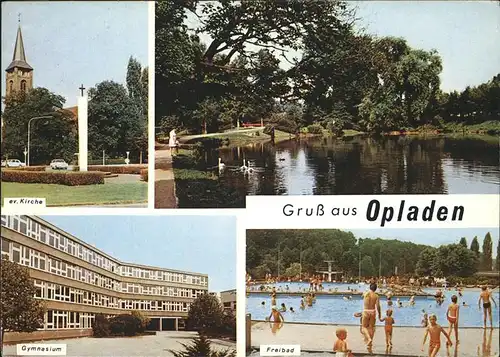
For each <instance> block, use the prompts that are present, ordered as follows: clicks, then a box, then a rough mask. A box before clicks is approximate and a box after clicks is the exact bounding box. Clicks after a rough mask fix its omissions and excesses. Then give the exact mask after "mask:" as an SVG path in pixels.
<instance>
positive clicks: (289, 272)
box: [284, 263, 301, 277]
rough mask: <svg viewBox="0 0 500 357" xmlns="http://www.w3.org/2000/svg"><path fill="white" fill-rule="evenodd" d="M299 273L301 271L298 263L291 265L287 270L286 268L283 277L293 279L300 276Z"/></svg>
mask: <svg viewBox="0 0 500 357" xmlns="http://www.w3.org/2000/svg"><path fill="white" fill-rule="evenodd" d="M300 271H301V266H300V263H292V264H290V266H289V267H288V268H286V270H285V274H284V275H285V276H289V277H295V276H298V275H299V274H300Z"/></svg>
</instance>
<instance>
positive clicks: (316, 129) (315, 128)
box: [307, 124, 323, 135]
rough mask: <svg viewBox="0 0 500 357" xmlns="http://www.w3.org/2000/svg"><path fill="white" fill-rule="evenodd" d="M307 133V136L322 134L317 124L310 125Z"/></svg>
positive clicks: (320, 127)
mask: <svg viewBox="0 0 500 357" xmlns="http://www.w3.org/2000/svg"><path fill="white" fill-rule="evenodd" d="M307 132H308V133H309V134H315V135H318V134H323V127H322V126H321V125H319V124H311V125H309V126H308V127H307Z"/></svg>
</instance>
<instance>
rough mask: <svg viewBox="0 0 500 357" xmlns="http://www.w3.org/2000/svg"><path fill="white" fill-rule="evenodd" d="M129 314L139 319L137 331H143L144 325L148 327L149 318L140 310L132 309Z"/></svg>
mask: <svg viewBox="0 0 500 357" xmlns="http://www.w3.org/2000/svg"><path fill="white" fill-rule="evenodd" d="M131 315H132V316H134V317H136V318H137V319H138V320H139V321H140V328H139V332H144V330H146V327H148V325H149V322H150V321H151V319H150V318H149V317H147V316H145V315H144V314H143V313H142V312H140V311H137V310H134V311H132V313H131Z"/></svg>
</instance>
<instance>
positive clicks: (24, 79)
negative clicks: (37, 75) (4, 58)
mask: <svg viewBox="0 0 500 357" xmlns="http://www.w3.org/2000/svg"><path fill="white" fill-rule="evenodd" d="M5 72H7V73H6V76H5V77H6V86H5V88H6V89H5V96H6V97H8V96H9V95H11V94H12V93H14V92H18V91H22V92H27V91H29V90H30V89H32V88H33V67H31V66H30V65H29V64H28V62H27V61H26V53H25V51H24V43H23V34H22V32H21V24H19V27H18V28H17V37H16V44H15V46H14V54H13V56H12V62H11V63H10V64H9V66H8V67H7V69H6V70H5Z"/></svg>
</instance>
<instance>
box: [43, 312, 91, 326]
mask: <svg viewBox="0 0 500 357" xmlns="http://www.w3.org/2000/svg"><path fill="white" fill-rule="evenodd" d="M94 318H95V316H94V314H91V313H86V312H74V311H59V310H48V311H46V312H45V316H44V319H43V320H44V321H43V329H44V330H56V329H57V330H59V329H70V328H92V323H93V321H94Z"/></svg>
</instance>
